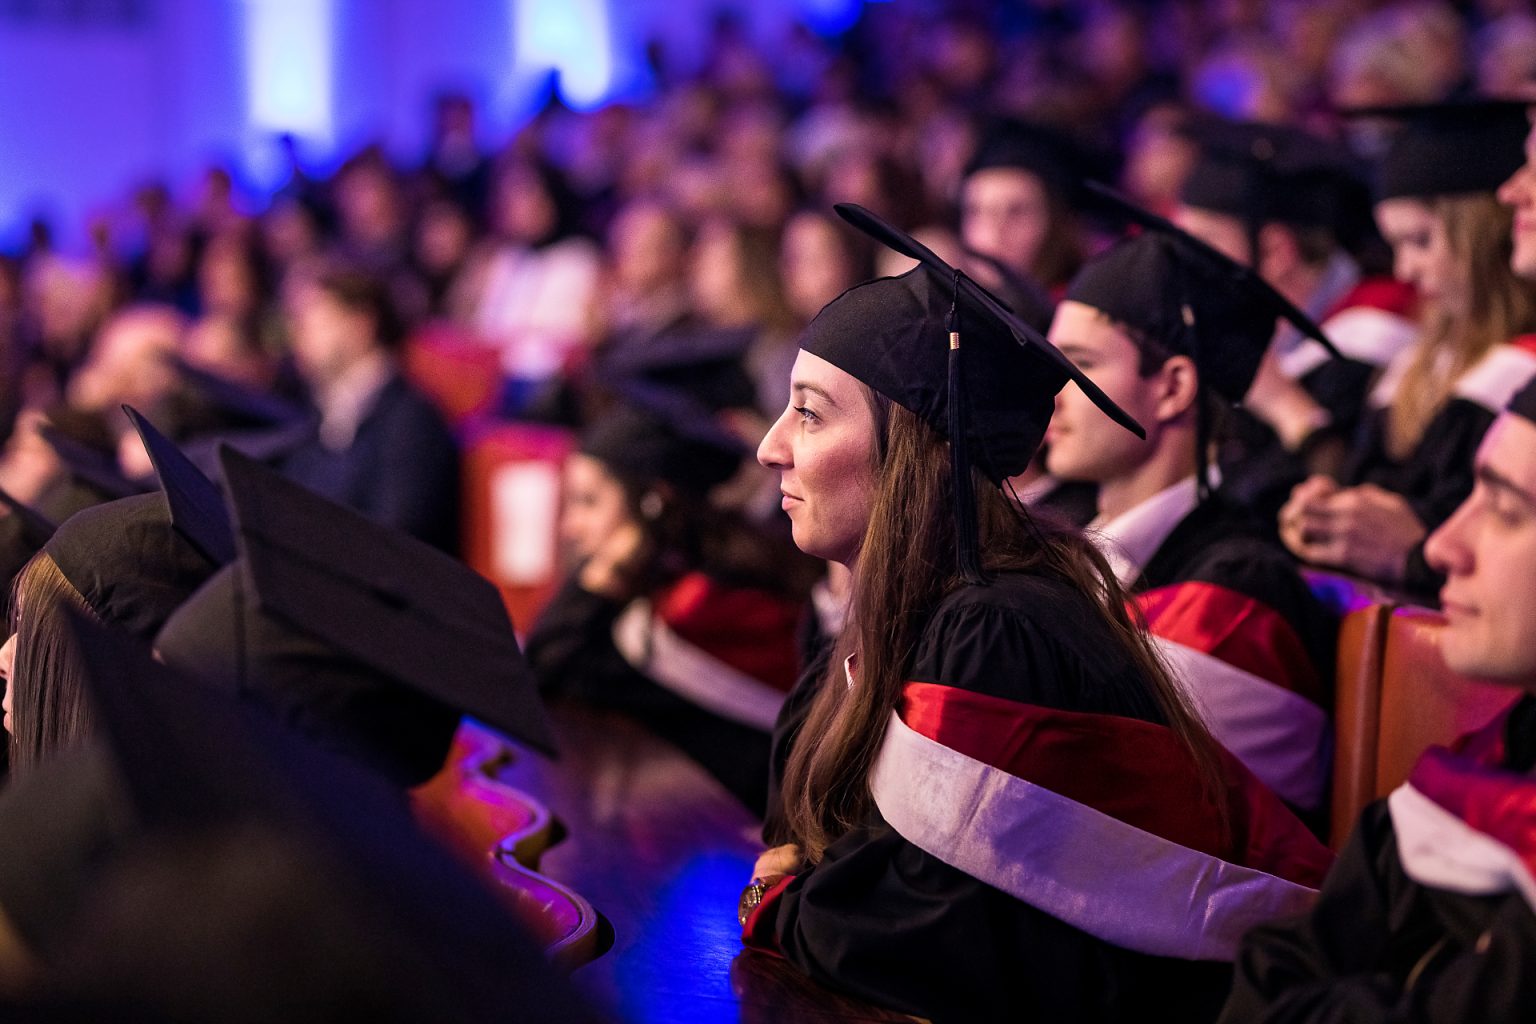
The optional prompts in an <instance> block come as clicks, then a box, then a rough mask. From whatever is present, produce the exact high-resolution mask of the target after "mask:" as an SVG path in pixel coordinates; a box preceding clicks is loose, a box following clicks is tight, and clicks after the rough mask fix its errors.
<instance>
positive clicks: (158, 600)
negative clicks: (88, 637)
mask: <svg viewBox="0 0 1536 1024" xmlns="http://www.w3.org/2000/svg"><path fill="white" fill-rule="evenodd" d="M43 554H45V555H47V556H48V557H49V558H51V559H53V561H54V564H55V565H57V566H58V567H59V571H60V572H61V573H63V574H64V578H65V579H67V580H68V581H69V583H70V585H71V586H73V587H74V588H75V590H76V591H78V592H79V594H80V596H81V597H82V598H84V599H85V603H86V604H87V605H88V606H89V607H90V608H91V610H92V611H94V612H95V613H96V614H97V615H99V616H100V617H101V618H102V619H104V620H105V621H107V622H110V623H113V624H114V625H117V626H120V627H122V628H123V629H125V630H127V631H128V632H130V633H132V634H133V635H135V636H137V637H141V638H143V639H145V640H148V639H149V638H151V637H153V636H154V635H155V631H156V630H158V629H159V628H160V626H161V625H162V624H163V623H164V622H165V620H166V618H167V617H168V616H169V615H170V614H171V612H172V611H174V610H175V609H176V606H177V605H179V604H181V603H182V602H183V601H185V600H186V599H187V598H188V597H190V596H191V595H192V592H193V591H195V590H196V589H197V588H198V587H199V586H201V585H202V583H203V582H204V581H205V580H206V579H208V577H209V576H210V575H212V574H213V572H214V570H215V569H217V568H218V565H217V563H215V562H214V561H212V560H211V559H209V557H208V556H207V555H205V554H203V552H202V551H201V550H200V549H199V548H198V547H197V546H196V545H194V544H193V543H192V542H191V541H190V540H189V539H188V535H187V533H186V532H184V530H183V529H180V528H177V527H175V526H173V525H172V523H171V514H170V509H169V508H168V503H167V500H166V498H165V496H164V495H163V494H158V493H157V494H135V495H133V496H132V497H128V498H119V499H117V500H116V501H109V502H107V503H106V504H103V505H96V506H93V507H91V508H87V509H83V510H81V511H80V512H77V513H76V514H75V515H73V516H71V517H70V518H69V519H67V520H65V521H64V522H63V523H61V524H60V525H59V528H58V529H57V530H56V531H55V532H54V534H53V536H52V537H50V538H49V540H48V543H46V544H44V545H43Z"/></svg>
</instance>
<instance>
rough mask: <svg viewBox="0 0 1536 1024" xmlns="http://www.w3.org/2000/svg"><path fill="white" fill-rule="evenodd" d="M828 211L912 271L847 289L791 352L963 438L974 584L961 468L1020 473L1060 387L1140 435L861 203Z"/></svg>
mask: <svg viewBox="0 0 1536 1024" xmlns="http://www.w3.org/2000/svg"><path fill="white" fill-rule="evenodd" d="M835 209H836V210H837V213H838V215H839V216H841V217H842V218H843V219H844V220H846V221H848V222H849V223H850V224H852V225H853V226H854V227H856V228H858V229H859V230H860V231H863V232H864V233H865V234H867V235H869V236H870V237H872V238H874V239H875V240H876V241H878V242H880V243H882V244H883V245H886V246H888V247H889V248H891V249H893V250H895V251H896V252H899V253H901V254H902V255H904V256H908V257H910V258H912V259H915V260H917V261H918V266H917V267H916V268H914V269H913V270H911V271H908V272H907V273H905V274H903V275H901V276H900V277H885V278H878V279H876V280H874V281H867V282H865V283H863V284H860V285H855V286H854V287H852V288H850V289H848V290H847V291H846V292H844V293H843V294H842V295H840V296H838V297H837V298H836V299H834V300H832V302H830V303H828V304H827V306H826V307H825V308H824V309H822V311H821V312H820V313H818V314H817V315H816V318H815V319H814V320H812V321H811V324H810V326H809V327H807V328H806V331H805V334H804V336H803V337H802V338H801V340H800V347H801V348H802V349H804V350H805V351H807V352H810V353H811V354H812V355H816V356H819V357H821V358H822V359H825V360H827V361H828V362H829V363H832V364H833V365H834V366H837V367H838V368H839V369H842V370H843V371H845V372H847V373H849V374H852V375H853V376H854V377H856V378H857V379H859V380H860V381H862V382H863V383H864V384H866V385H868V386H869V387H871V388H873V389H874V390H875V391H877V392H879V393H880V394H882V395H884V396H885V397H886V398H889V399H890V400H891V401H893V402H895V403H896V404H898V405H900V406H902V407H904V408H906V409H909V410H911V411H912V412H914V413H916V414H917V415H918V416H920V417H921V418H922V419H923V420H924V422H926V423H927V424H928V425H929V426H930V427H932V428H933V429H934V430H936V431H938V432H939V433H940V434H941V435H942V436H944V437H946V438H950V439H951V440H953V439H955V438H957V437H961V438H964V441H965V443H963V444H951V446H950V451H951V453H952V458H954V460H955V465H954V473H955V486H956V509H955V512H956V517H957V520H958V524H957V534H958V535H959V541H958V543H959V546H960V566H961V570H962V572H965V573H966V574H967V575H968V576H972V577H975V576H979V568H978V566H977V564H976V561H975V559H976V558H977V556H976V554H975V545H976V536H975V534H976V523H975V514H974V508H973V507H972V506H971V500H972V499H971V494H970V484H969V478H970V470H969V467H970V465H971V464H973V463H974V464H975V465H976V467H977V468H978V469H980V470H981V471H982V473H983V474H984V475H985V476H986V477H987V478H988V479H990V480H992V481H994V482H999V483H1000V482H1001V481H1002V480H1003V479H1004V478H1006V477H1010V476H1013V475H1015V474H1017V473H1020V472H1023V470H1024V469H1025V467H1026V466H1028V465H1029V461H1030V459H1031V458H1032V457H1033V456H1034V454H1035V451H1036V450H1037V449H1038V448H1039V447H1040V442H1041V440H1043V439H1044V437H1045V429H1046V426H1047V425H1048V424H1049V423H1050V420H1051V413H1052V411H1053V409H1054V407H1055V396H1056V393H1057V392H1058V391H1060V390H1061V389H1062V388H1063V387H1065V386H1066V384H1067V382H1068V381H1074V382H1076V383H1077V384H1078V386H1080V387H1081V388H1082V389H1083V392H1084V393H1085V394H1086V395H1087V396H1088V397H1089V398H1090V399H1091V400H1092V401H1093V403H1094V404H1095V405H1097V406H1098V407H1099V408H1101V409H1103V410H1104V412H1105V413H1106V414H1107V415H1108V416H1109V417H1110V418H1111V419H1113V420H1115V421H1116V422H1117V423H1119V424H1120V425H1121V426H1124V427H1125V428H1126V429H1127V430H1131V431H1133V432H1135V433H1136V434H1138V435H1139V436H1145V434H1144V432H1143V431H1142V429H1141V426H1140V424H1138V423H1137V422H1136V421H1135V420H1134V419H1132V418H1131V417H1130V416H1129V415H1127V414H1126V413H1125V411H1124V410H1122V409H1121V408H1120V407H1119V406H1117V405H1116V404H1115V403H1114V402H1112V401H1110V399H1109V398H1108V397H1107V396H1106V395H1105V394H1104V392H1102V391H1101V390H1099V388H1098V386H1097V385H1096V384H1094V383H1093V381H1091V380H1089V379H1088V377H1087V376H1086V375H1085V374H1084V373H1083V372H1082V371H1081V370H1079V369H1078V368H1077V367H1076V366H1074V365H1072V361H1071V360H1069V359H1067V358H1066V357H1065V356H1063V355H1062V354H1061V353H1060V352H1058V351H1057V350H1056V348H1055V346H1053V345H1052V344H1051V343H1050V342H1048V341H1046V340H1045V338H1044V337H1042V336H1041V335H1040V334H1039V332H1037V331H1035V330H1033V329H1031V328H1030V327H1028V326H1027V325H1025V324H1024V323H1023V322H1022V321H1021V320H1020V319H1019V318H1018V317H1017V316H1015V315H1014V314H1013V313H1012V312H1011V311H1009V310H1008V309H1007V308H1006V307H1005V306H1004V304H1003V303H1002V302H1000V301H999V300H998V299H997V297H996V296H994V295H993V294H992V293H991V292H989V291H987V289H985V288H983V287H981V286H980V285H979V284H977V283H976V282H975V281H972V280H971V279H970V278H968V277H966V276H965V275H964V274H963V273H961V272H960V271H958V270H956V269H955V268H954V267H951V266H950V265H949V264H948V263H946V262H944V261H943V260H942V259H940V258H939V257H938V255H937V254H935V253H934V252H933V251H932V250H931V249H929V248H928V247H927V246H925V245H923V244H922V243H921V242H918V241H917V240H916V239H914V238H912V237H911V236H910V235H908V234H906V233H905V232H903V231H901V230H900V229H898V228H896V227H894V226H892V225H891V224H889V223H887V222H886V221H884V220H881V219H880V218H879V217H877V216H875V215H874V214H872V213H870V212H869V211H868V210H866V209H864V208H863V207H861V206H855V205H853V204H848V203H843V204H839V205H838V206H836V207H835ZM968 546H969V548H968Z"/></svg>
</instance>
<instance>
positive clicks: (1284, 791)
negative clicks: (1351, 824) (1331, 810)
mask: <svg viewBox="0 0 1536 1024" xmlns="http://www.w3.org/2000/svg"><path fill="white" fill-rule="evenodd" d="M1136 600H1137V604H1138V605H1139V606H1140V608H1141V610H1142V614H1143V615H1144V616H1145V617H1146V620H1147V629H1148V631H1149V632H1150V633H1151V634H1152V639H1153V643H1154V645H1155V646H1156V647H1157V649H1158V653H1159V654H1160V655H1161V656H1162V658H1163V661H1164V662H1165V663H1166V664H1167V665H1168V668H1169V669H1170V671H1171V672H1172V674H1173V676H1174V678H1175V679H1176V680H1178V682H1179V683H1180V684H1181V686H1182V687H1183V689H1184V692H1185V695H1186V696H1187V697H1189V699H1190V701H1191V702H1192V703H1193V704H1194V705H1195V707H1196V709H1197V710H1198V711H1199V712H1200V714H1201V717H1202V718H1203V719H1204V721H1205V724H1206V727H1207V728H1209V729H1210V730H1211V733H1212V735H1214V736H1215V737H1216V739H1217V741H1218V742H1220V743H1221V745H1222V746H1224V747H1226V748H1227V749H1228V750H1230V751H1231V752H1232V753H1233V754H1235V755H1236V756H1237V758H1238V760H1240V761H1242V762H1243V764H1245V765H1247V766H1248V768H1249V770H1250V771H1252V772H1253V773H1254V774H1255V775H1257V776H1258V777H1259V779H1260V780H1261V781H1262V782H1264V783H1265V784H1266V785H1268V786H1269V788H1271V789H1273V790H1274V791H1275V792H1276V793H1277V794H1278V795H1279V796H1280V797H1281V798H1282V799H1284V800H1286V801H1288V802H1290V803H1291V804H1292V805H1293V806H1296V807H1301V808H1306V809H1309V810H1310V809H1315V808H1319V807H1322V806H1323V802H1324V800H1325V799H1326V798H1327V795H1328V787H1329V782H1330V777H1331V772H1330V760H1331V757H1330V755H1331V753H1332V750H1333V730H1332V726H1331V724H1330V722H1329V717H1328V712H1327V711H1326V710H1324V708H1323V707H1322V706H1321V704H1320V703H1319V701H1320V699H1321V697H1322V683H1321V680H1320V679H1319V678H1318V675H1317V670H1316V668H1315V667H1314V666H1313V664H1312V660H1311V657H1310V656H1309V655H1308V654H1307V651H1306V648H1305V646H1304V645H1303V644H1302V642H1301V638H1300V637H1299V636H1298V635H1297V634H1296V630H1295V628H1294V627H1292V626H1291V624H1290V623H1289V622H1288V621H1286V619H1285V618H1284V617H1283V616H1282V615H1280V613H1279V612H1277V611H1275V610H1274V609H1273V608H1270V607H1269V606H1268V605H1266V604H1264V603H1263V602H1261V601H1257V600H1254V599H1253V598H1251V597H1248V596H1247V595H1245V594H1240V593H1238V592H1237V591H1234V590H1231V589H1228V588H1226V587H1222V586H1218V585H1216V584H1213V583H1203V582H1186V583H1179V584H1174V585H1172V586H1167V587H1159V588H1157V589H1156V590H1150V591H1147V592H1145V593H1143V594H1140V595H1138V596H1137V598H1136Z"/></svg>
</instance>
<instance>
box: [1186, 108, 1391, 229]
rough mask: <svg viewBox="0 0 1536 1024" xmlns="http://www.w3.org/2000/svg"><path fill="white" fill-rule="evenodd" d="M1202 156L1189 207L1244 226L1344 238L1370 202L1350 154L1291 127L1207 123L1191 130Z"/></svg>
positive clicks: (1190, 183)
mask: <svg viewBox="0 0 1536 1024" xmlns="http://www.w3.org/2000/svg"><path fill="white" fill-rule="evenodd" d="M1187 134H1189V135H1190V136H1191V138H1193V140H1194V141H1195V143H1196V144H1197V145H1198V146H1199V149H1200V155H1199V157H1198V158H1197V159H1196V161H1195V165H1194V167H1192V168H1190V172H1189V175H1188V177H1187V178H1185V180H1184V184H1183V186H1182V188H1181V189H1180V192H1179V198H1180V200H1181V201H1182V202H1183V203H1184V204H1185V205H1186V206H1193V207H1198V208H1199V209H1202V210H1212V211H1215V212H1217V213H1225V214H1228V215H1230V216H1233V217H1238V218H1241V219H1242V220H1243V221H1244V223H1245V224H1247V225H1248V227H1249V230H1250V231H1252V232H1257V230H1258V229H1259V228H1260V227H1262V226H1264V225H1265V224H1268V223H1272V222H1278V223H1281V224H1290V225H1293V226H1297V227H1325V228H1329V229H1331V230H1334V231H1338V230H1339V229H1340V227H1341V225H1344V224H1346V223H1347V222H1348V220H1349V218H1350V217H1351V215H1352V214H1353V213H1354V212H1355V211H1354V210H1353V208H1352V207H1353V206H1356V205H1359V203H1361V202H1362V201H1363V200H1364V198H1365V187H1364V183H1363V181H1362V175H1361V171H1360V168H1358V167H1357V166H1356V165H1355V161H1354V159H1353V158H1352V157H1351V156H1350V154H1349V153H1348V151H1347V150H1345V149H1343V148H1342V147H1340V146H1336V145H1334V144H1332V143H1329V142H1327V141H1325V140H1323V139H1320V138H1318V137H1317V136H1315V135H1312V134H1310V133H1308V132H1304V131H1301V130H1300V129H1297V128H1291V127H1288V126H1285V125H1275V124H1259V123H1257V122H1229V121H1216V120H1208V119H1207V120H1200V121H1196V122H1193V123H1192V124H1191V125H1190V127H1189V128H1188V130H1187Z"/></svg>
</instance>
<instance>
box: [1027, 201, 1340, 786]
mask: <svg viewBox="0 0 1536 1024" xmlns="http://www.w3.org/2000/svg"><path fill="white" fill-rule="evenodd" d="M1149 224H1154V225H1156V226H1154V229H1153V230H1151V231H1148V232H1145V233H1143V234H1142V235H1140V236H1138V237H1136V238H1132V239H1129V240H1127V241H1124V242H1121V243H1120V244H1119V245H1118V246H1117V247H1116V248H1114V249H1112V250H1110V251H1109V252H1107V253H1106V254H1104V255H1103V256H1101V257H1099V258H1098V259H1096V260H1095V261H1093V262H1092V263H1090V264H1089V265H1088V266H1086V267H1085V268H1084V269H1083V270H1082V271H1081V272H1080V273H1079V274H1078V276H1077V277H1076V278H1074V279H1073V282H1072V284H1071V286H1070V287H1069V288H1068V290H1067V296H1066V299H1065V301H1063V302H1062V304H1061V306H1060V308H1059V309H1058V310H1057V313H1056V319H1055V321H1054V322H1053V323H1052V325H1051V332H1050V338H1051V340H1052V341H1053V342H1054V343H1055V344H1056V345H1057V346H1058V347H1059V348H1060V349H1061V350H1062V352H1063V353H1064V354H1066V355H1067V356H1068V357H1069V358H1071V359H1072V360H1073V361H1075V362H1076V363H1077V364H1078V365H1079V366H1081V367H1082V368H1083V370H1084V372H1087V373H1090V374H1092V375H1093V378H1094V380H1095V381H1097V382H1098V383H1099V385H1100V386H1101V387H1102V388H1103V389H1104V390H1105V392H1106V393H1108V394H1109V395H1110V396H1111V397H1112V398H1113V399H1114V400H1115V401H1116V402H1118V403H1120V404H1121V405H1122V406H1124V407H1125V408H1126V409H1128V410H1130V411H1131V414H1132V415H1133V416H1135V417H1136V418H1137V419H1138V420H1139V421H1140V422H1141V423H1143V424H1144V425H1145V426H1146V428H1147V437H1146V440H1141V439H1139V438H1136V437H1134V436H1131V435H1128V434H1126V433H1125V432H1123V431H1117V430H1113V429H1111V425H1110V424H1109V423H1108V421H1107V420H1106V419H1105V418H1104V416H1103V415H1102V414H1101V413H1100V412H1099V411H1098V410H1097V409H1095V408H1094V407H1093V406H1092V405H1091V404H1090V403H1089V402H1088V400H1087V398H1086V397H1085V396H1084V395H1083V394H1082V392H1080V391H1079V390H1078V389H1075V388H1066V389H1064V390H1063V391H1062V392H1061V393H1060V394H1059V395H1058V396H1057V399H1056V415H1055V418H1054V419H1053V421H1052V424H1051V429H1050V430H1049V432H1048V433H1047V435H1046V441H1047V445H1048V449H1049V455H1048V457H1047V468H1048V469H1050V471H1051V472H1052V473H1053V474H1055V475H1057V476H1060V477H1063V478H1066V479H1074V480H1089V481H1092V482H1094V483H1096V484H1097V485H1098V488H1099V506H1098V508H1099V514H1098V518H1097V519H1096V520H1094V522H1093V523H1092V524H1090V530H1091V532H1092V535H1093V536H1094V537H1095V538H1096V539H1097V540H1098V542H1099V544H1100V547H1101V549H1102V550H1103V551H1104V553H1105V555H1106V557H1108V559H1109V561H1110V565H1111V567H1112V568H1113V569H1114V570H1115V574H1116V576H1117V577H1118V578H1119V580H1120V582H1121V583H1122V584H1123V585H1124V586H1126V588H1127V589H1128V590H1130V591H1131V592H1132V593H1133V594H1135V596H1136V599H1137V602H1138V603H1139V604H1140V606H1141V610H1142V612H1143V613H1144V614H1145V616H1146V618H1147V622H1148V625H1149V627H1150V628H1151V630H1152V632H1153V634H1154V636H1156V637H1157V639H1158V640H1159V642H1160V643H1161V645H1162V647H1163V653H1164V654H1165V656H1166V657H1167V658H1168V659H1169V660H1170V662H1172V663H1173V664H1174V666H1175V669H1176V671H1178V672H1179V673H1180V674H1181V675H1182V676H1183V677H1184V679H1185V682H1186V683H1187V684H1189V686H1190V687H1191V688H1192V690H1193V691H1194V692H1195V693H1197V694H1198V695H1199V698H1200V701H1199V702H1200V703H1201V704H1202V705H1203V706H1204V709H1205V711H1206V716H1207V724H1208V725H1209V726H1210V727H1211V730H1212V732H1213V733H1214V734H1215V735H1216V737H1217V738H1218V739H1219V740H1221V741H1222V743H1223V744H1225V745H1226V747H1227V748H1228V749H1229V750H1231V751H1232V752H1233V753H1235V754H1237V755H1238V757H1239V758H1241V759H1242V760H1243V761H1244V762H1245V763H1246V764H1247V765H1248V767H1249V768H1250V769H1251V770H1252V771H1253V772H1254V774H1256V775H1258V776H1259V778H1260V779H1262V780H1264V781H1265V782H1266V783H1268V784H1269V786H1270V787H1271V788H1272V789H1274V790H1275V791H1276V793H1278V794H1279V795H1280V796H1281V797H1283V798H1284V799H1286V800H1287V801H1288V802H1289V803H1291V804H1292V806H1294V807H1296V808H1299V809H1301V810H1303V811H1308V812H1317V811H1320V810H1321V809H1322V808H1323V806H1324V802H1325V799H1326V796H1327V781H1328V754H1329V750H1330V747H1331V742H1332V740H1331V736H1330V728H1329V721H1328V719H1329V716H1328V713H1327V711H1326V710H1325V709H1326V708H1327V706H1328V703H1329V698H1328V691H1329V677H1330V665H1331V661H1332V657H1331V650H1330V647H1331V639H1330V638H1331V636H1332V632H1333V628H1334V627H1333V623H1332V622H1331V620H1330V619H1329V617H1328V616H1327V614H1326V613H1325V612H1324V611H1323V609H1322V608H1321V607H1320V606H1319V605H1318V603H1317V602H1316V601H1315V599H1314V598H1313V597H1312V595H1311V593H1310V591H1309V590H1308V588H1307V586H1306V584H1305V583H1304V582H1303V581H1302V580H1301V578H1300V577H1299V576H1298V574H1297V572H1296V569H1295V567H1294V564H1293V563H1292V562H1291V560H1290V558H1289V557H1288V556H1287V555H1286V553H1285V552H1284V551H1283V550H1282V549H1281V548H1280V547H1279V546H1278V545H1277V544H1275V543H1274V542H1273V541H1271V540H1268V539H1267V538H1266V536H1265V535H1264V534H1263V533H1262V531H1260V530H1259V529H1257V528H1256V527H1255V526H1254V525H1253V523H1252V520H1251V519H1250V518H1249V517H1248V516H1247V515H1246V514H1244V512H1242V511H1241V510H1240V509H1239V508H1238V507H1236V506H1235V505H1233V504H1232V503H1230V502H1229V501H1228V500H1227V499H1226V498H1225V497H1224V495H1223V494H1221V493H1219V492H1216V491H1213V489H1212V483H1213V479H1212V478H1213V476H1215V475H1216V474H1214V473H1213V472H1212V471H1210V470H1209V469H1208V460H1209V455H1210V452H1211V450H1212V441H1213V439H1214V437H1215V436H1216V435H1217V434H1218V433H1219V431H1220V425H1221V419H1222V416H1223V414H1224V412H1225V407H1226V406H1227V405H1228V404H1233V403H1236V402H1238V401H1240V400H1241V398H1242V396H1243V395H1244V394H1245V393H1246V391H1247V390H1248V386H1249V383H1250V382H1251V381H1252V379H1253V374H1254V370H1255V368H1256V367H1257V365H1258V363H1259V360H1260V359H1261V358H1262V357H1263V353H1264V350H1265V348H1266V347H1267V345H1268V343H1269V338H1270V335H1271V333H1272V331H1273V326H1274V322H1275V319H1276V317H1277V315H1280V313H1281V312H1282V307H1281V305H1280V303H1279V302H1278V296H1276V295H1275V293H1274V292H1273V291H1271V290H1270V289H1269V288H1268V287H1267V286H1266V285H1264V283H1263V282H1262V281H1261V280H1260V279H1258V278H1257V277H1256V276H1255V275H1253V274H1252V273H1251V272H1249V271H1247V270H1246V269H1244V268H1242V267H1240V266H1239V265H1238V264H1236V263H1233V262H1232V261H1231V260H1228V259H1226V258H1225V257H1223V256H1221V255H1220V254H1219V253H1216V252H1214V251H1213V250H1211V249H1209V248H1208V247H1205V246H1203V245H1201V244H1200V243H1199V242H1198V241H1196V240H1194V239H1192V238H1191V237H1190V236H1188V235H1186V234H1185V233H1183V232H1181V231H1179V230H1178V229H1177V228H1175V227H1173V226H1172V225H1171V224H1168V223H1167V222H1166V221H1161V220H1160V219H1158V218H1151V219H1150V221H1149ZM1289 313H1290V314H1291V315H1293V316H1294V317H1295V318H1296V319H1298V320H1299V321H1300V322H1301V323H1302V325H1303V329H1305V330H1307V331H1308V332H1310V333H1315V332H1316V330H1317V329H1316V327H1314V326H1312V325H1310V323H1309V322H1307V321H1306V319H1305V317H1301V316H1300V315H1299V314H1296V313H1295V311H1294V310H1290V311H1289Z"/></svg>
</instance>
